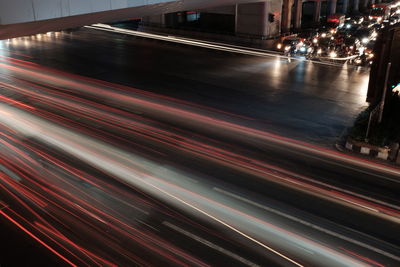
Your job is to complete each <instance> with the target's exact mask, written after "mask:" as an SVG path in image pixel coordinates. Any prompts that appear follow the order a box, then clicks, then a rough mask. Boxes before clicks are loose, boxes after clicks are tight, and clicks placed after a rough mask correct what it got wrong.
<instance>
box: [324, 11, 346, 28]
mask: <svg viewBox="0 0 400 267" xmlns="http://www.w3.org/2000/svg"><path fill="white" fill-rule="evenodd" d="M345 21H346V16H345V15H343V14H333V15H329V16H328V17H327V18H326V23H327V26H328V27H330V28H337V27H342V26H343V25H344V23H345Z"/></svg>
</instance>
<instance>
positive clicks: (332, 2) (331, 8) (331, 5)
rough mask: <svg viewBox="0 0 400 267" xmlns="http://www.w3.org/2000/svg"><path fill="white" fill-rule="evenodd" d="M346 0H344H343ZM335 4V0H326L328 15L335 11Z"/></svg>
mask: <svg viewBox="0 0 400 267" xmlns="http://www.w3.org/2000/svg"><path fill="white" fill-rule="evenodd" d="M345 2H346V0H345ZM336 5H337V0H329V1H328V6H329V8H328V15H332V14H335V13H336Z"/></svg>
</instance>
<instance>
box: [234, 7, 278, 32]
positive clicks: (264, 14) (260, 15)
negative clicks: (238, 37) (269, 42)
mask: <svg viewBox="0 0 400 267" xmlns="http://www.w3.org/2000/svg"><path fill="white" fill-rule="evenodd" d="M281 10H282V1H281V0H278V1H275V0H274V1H266V2H258V3H250V4H239V5H238V6H237V11H236V33H238V34H241V33H242V34H251V35H260V36H261V35H262V36H271V35H278V34H279V33H280V21H281ZM271 20H273V21H271Z"/></svg>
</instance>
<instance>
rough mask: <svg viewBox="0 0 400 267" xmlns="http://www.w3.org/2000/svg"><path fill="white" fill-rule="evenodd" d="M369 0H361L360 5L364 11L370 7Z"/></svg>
mask: <svg viewBox="0 0 400 267" xmlns="http://www.w3.org/2000/svg"><path fill="white" fill-rule="evenodd" d="M368 2H369V1H368V0H361V2H360V3H361V6H360V9H361V10H362V11H364V10H366V9H368Z"/></svg>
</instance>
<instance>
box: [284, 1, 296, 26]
mask: <svg viewBox="0 0 400 267" xmlns="http://www.w3.org/2000/svg"><path fill="white" fill-rule="evenodd" d="M293 3H294V2H293V0H283V5H282V26H281V27H282V32H290V28H291V24H292V6H293Z"/></svg>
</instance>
